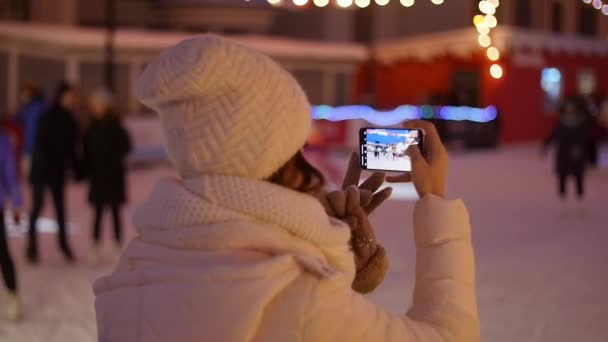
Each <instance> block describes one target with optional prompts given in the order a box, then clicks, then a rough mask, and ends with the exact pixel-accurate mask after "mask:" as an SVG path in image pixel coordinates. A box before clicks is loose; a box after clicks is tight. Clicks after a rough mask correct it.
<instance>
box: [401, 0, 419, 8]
mask: <svg viewBox="0 0 608 342" xmlns="http://www.w3.org/2000/svg"><path fill="white" fill-rule="evenodd" d="M415 2H416V1H415V0H401V5H403V6H404V7H412V6H414V3H415Z"/></svg>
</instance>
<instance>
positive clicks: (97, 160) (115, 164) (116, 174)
mask: <svg viewBox="0 0 608 342" xmlns="http://www.w3.org/2000/svg"><path fill="white" fill-rule="evenodd" d="M89 102H90V103H89V107H90V108H89V109H90V113H91V116H92V120H91V122H90V125H89V127H88V128H87V130H86V131H85V134H84V139H83V147H84V148H83V150H84V164H85V167H86V174H87V178H88V181H89V203H91V205H92V206H93V207H94V210H95V215H94V217H95V218H94V222H93V248H92V249H91V254H90V261H91V262H92V263H96V262H97V258H98V250H99V248H98V247H99V242H100V237H101V226H102V217H103V212H104V210H105V209H110V211H111V213H112V219H113V224H114V241H115V243H116V249H117V250H118V251H120V248H121V242H122V228H121V215H120V211H121V206H122V205H123V204H124V203H125V201H126V180H125V179H126V167H125V158H126V157H127V154H128V153H129V151H130V150H131V141H130V138H129V134H128V133H127V131H126V129H125V128H124V127H123V125H122V123H121V122H120V119H119V118H118V117H117V116H116V115H115V114H114V111H113V108H112V107H113V106H112V96H111V94H110V93H109V92H108V91H106V90H99V91H97V92H95V93H94V94H93V95H92V96H91V99H90V101H89Z"/></svg>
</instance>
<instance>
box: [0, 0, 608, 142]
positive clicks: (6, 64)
mask: <svg viewBox="0 0 608 342" xmlns="http://www.w3.org/2000/svg"><path fill="white" fill-rule="evenodd" d="M107 1H108V0H54V1H49V0H0V19H2V21H0V89H3V90H4V89H5V91H0V108H7V109H8V110H14V109H15V108H16V107H17V105H18V89H19V87H20V86H21V85H22V84H23V83H24V82H26V81H33V82H35V83H39V84H41V86H42V87H43V89H44V90H45V92H47V93H50V92H51V91H52V88H53V86H54V84H55V83H56V82H58V81H59V80H60V79H68V80H71V81H72V82H75V83H78V84H80V85H81V88H82V89H83V90H84V91H85V92H88V91H90V90H92V89H94V88H95V87H98V86H100V85H101V84H103V79H104V75H103V61H104V44H105V39H106V35H105V31H104V25H105V24H106V19H107V16H106V14H107V12H106V10H105V9H106V2H107ZM114 3H115V9H114V12H113V13H114V21H115V24H116V26H117V27H118V29H117V33H116V36H115V42H116V43H115V44H116V60H115V68H114V79H115V88H116V92H117V94H118V98H119V101H120V102H121V103H122V104H123V106H124V110H125V111H128V112H137V111H140V110H141V108H140V106H139V104H138V103H137V101H136V100H135V99H134V97H133V94H132V88H133V83H134V82H135V80H136V78H137V76H138V75H139V73H140V72H141V70H142V69H143V68H144V67H145V65H146V63H147V62H148V61H149V60H151V59H152V58H154V56H155V55H156V54H158V53H159V52H160V51H161V50H162V49H163V48H166V47H167V46H170V45H171V44H174V43H176V42H177V41H179V40H180V39H183V38H184V37H186V36H188V35H192V34H197V33H200V32H208V31H212V32H216V33H221V34H227V35H231V36H233V37H234V38H235V39H238V40H241V41H242V42H244V43H246V44H249V45H251V46H252V47H254V48H258V49H260V50H262V51H264V52H265V53H268V54H269V55H271V56H273V57H274V58H276V59H277V60H278V61H279V62H281V63H282V64H283V65H285V67H286V68H287V69H289V70H290V71H291V72H292V73H293V74H294V75H295V76H296V78H298V80H299V81H300V82H301V83H302V84H303V87H304V88H305V90H306V91H307V93H308V95H309V97H310V99H311V102H313V103H314V104H329V105H343V104H349V103H362V102H368V98H367V97H366V96H364V95H365V93H366V86H367V85H369V84H371V81H370V80H369V79H367V80H366V77H365V76H368V77H369V76H370V73H369V71H367V72H366V71H364V69H365V68H364V66H366V65H367V63H368V60H369V56H371V55H373V56H374V57H375V58H374V60H375V61H376V62H377V65H376V68H375V69H376V71H375V77H374V78H375V83H377V85H376V87H375V88H376V89H375V92H376V93H378V94H376V99H378V101H377V103H376V104H377V105H379V106H380V107H385V108H388V107H393V106H397V105H400V104H405V103H422V102H429V101H433V100H434V99H432V98H431V97H432V96H430V95H432V92H433V91H435V90H437V89H439V90H441V91H443V92H444V93H449V92H450V91H451V90H452V88H453V87H454V85H458V84H462V83H465V84H468V85H471V84H472V85H473V88H476V89H474V90H472V91H471V94H470V95H468V96H469V98H474V100H471V101H470V103H471V104H473V105H479V106H485V105H489V104H503V103H506V102H508V101H506V100H504V99H501V98H500V97H496V96H498V95H493V96H489V95H487V94H489V93H490V92H489V90H488V89H490V88H491V87H494V88H496V84H499V82H497V81H495V80H493V79H491V78H489V77H488V75H487V64H488V61H487V59H485V57H484V54H483V49H481V48H480V47H479V46H478V45H477V38H476V32H475V29H474V28H473V26H472V25H473V23H472V18H473V16H474V15H476V14H479V8H478V3H479V1H478V0H445V1H444V2H443V4H441V5H434V4H432V3H431V1H430V0H416V2H415V5H414V6H412V7H408V8H406V7H403V6H401V5H400V3H399V1H398V0H391V1H390V3H389V4H388V5H386V6H374V5H373V4H372V6H369V7H368V8H365V9H357V8H354V7H353V8H348V9H338V8H335V7H331V6H330V7H326V8H316V7H314V6H312V5H311V4H310V2H309V5H308V6H303V7H298V6H293V5H291V6H290V5H288V4H289V3H290V1H287V0H284V3H285V4H286V5H285V6H281V7H274V6H271V5H269V4H268V3H267V1H265V0H250V1H244V0H114ZM496 17H497V19H498V23H499V28H498V29H497V31H496V32H497V33H496V35H497V37H496V42H499V44H502V45H503V46H501V48H502V50H503V53H504V57H505V58H504V59H503V63H505V64H504V65H503V66H504V67H505V69H506V72H505V79H503V80H502V81H500V82H502V83H503V84H506V83H509V84H512V86H510V87H507V88H498V89H509V91H514V90H516V89H517V88H518V87H517V82H515V83H512V82H513V79H512V78H510V76H511V75H513V74H512V73H509V70H519V68H524V69H526V68H527V69H531V70H528V72H529V75H528V76H526V77H528V81H527V82H529V84H534V85H535V87H536V88H538V89H536V90H535V91H534V92H532V93H533V94H537V95H538V96H539V97H542V96H545V95H544V93H543V91H544V90H541V89H540V88H541V83H542V80H541V75H542V73H543V70H544V69H550V70H553V71H552V75H555V72H554V70H560V68H561V69H568V70H571V69H572V70H574V71H568V72H567V75H566V74H564V75H563V77H564V82H567V84H565V85H563V86H562V88H561V89H562V90H561V92H562V93H561V94H562V95H563V94H565V93H569V92H575V91H578V90H577V88H578V86H574V85H573V84H575V82H578V78H581V77H582V78H584V77H583V76H579V74H581V75H582V74H584V73H587V74H588V72H587V71H589V70H591V71H592V73H593V74H594V76H593V77H594V84H595V85H594V86H595V90H594V91H596V92H601V91H602V89H601V88H602V87H604V85H605V81H604V77H605V76H604V75H602V74H601V73H602V72H603V70H604V69H602V67H601V66H598V65H608V61H607V60H606V57H605V56H604V55H603V52H602V51H603V47H604V46H606V44H608V43H607V42H608V16H606V15H603V14H602V12H601V11H599V10H596V9H594V8H592V7H591V5H589V4H586V3H584V2H583V1H581V0H535V1H529V0H503V1H501V2H500V6H499V7H498V8H497V12H496ZM500 32H503V34H502V38H501V34H500ZM530 37H532V38H530ZM561 38H564V39H566V40H567V41H568V42H569V43H568V44H570V47H569V48H568V49H561V50H560V49H559V46H558V47H556V51H562V53H565V54H573V56H574V58H575V59H576V58H579V56H583V57H585V56H590V55H591V56H592V58H591V59H589V58H587V59H585V60H584V61H585V68H584V69H585V70H582V69H581V71H580V72H579V71H576V70H577V69H576V65H572V64H576V62H573V61H572V60H569V59H567V58H559V57H557V58H556V57H555V56H553V55H554V53H553V52H551V51H552V50H551V46H553V45H555V44H553V43H547V44H545V43H546V42H557V43H556V44H557V45H559V42H560V41H561V40H560V39H561ZM530 41H533V42H535V45H534V44H533V45H530V44H528V45H526V43H525V42H530ZM552 44H553V45H552ZM521 46H524V47H525V46H528V47H526V48H519V47H521ZM590 46H599V48H594V47H590ZM539 47H541V48H542V51H541V50H539ZM577 47H582V48H581V49H578V48H577ZM573 51H574V52H573ZM387 56H388V57H387ZM564 60H567V62H564V63H568V65H560V63H562V62H559V61H564ZM556 61H557V62H556ZM522 65H523V66H522ZM515 67H517V68H515ZM425 68H426V69H425ZM427 69H428V70H432V71H433V75H435V76H434V78H430V77H425V75H424V74H421V73H420V72H418V71H420V70H427ZM412 70H414V71H416V72H414V71H412ZM442 70H443V71H442ZM440 72H442V73H440ZM598 73H599V74H598ZM515 74H521V72H520V71H518V72H516V73H515ZM532 75H536V76H532ZM426 76H428V74H427V75H426ZM574 79H577V80H576V81H575V80H574ZM484 82H485V83H484ZM513 84H515V85H514V86H513ZM488 87H490V88H488ZM492 94H495V93H492ZM507 95H509V94H507ZM537 102H538V103H542V101H529V103H528V104H529V106H532V107H530V108H528V109H526V110H528V111H530V112H534V111H536V112H541V113H542V112H544V111H545V110H544V108H535V106H541V105H539V104H538V103H537ZM508 108H509V106H507V110H506V112H505V111H504V110H503V111H501V113H502V114H503V117H505V118H506V117H508V116H509V115H510V116H515V114H509V111H511V110H515V108H511V109H508ZM518 115H519V116H522V115H523V114H521V113H520V114H518ZM525 115H528V114H525ZM525 115H523V116H525ZM549 121H550V120H549ZM549 121H547V120H544V119H542V120H537V122H538V124H536V125H535V126H534V127H535V128H537V127H541V126H542V127H544V125H549V123H548V122H549ZM519 124H520V123H517V122H514V123H507V127H513V129H514V130H517V125H519ZM543 130H544V128H542V129H540V130H539V131H543ZM520 138H521V139H532V138H537V137H536V136H534V135H531V134H525V135H522V136H521V137H520V136H517V135H511V136H509V138H508V139H507V140H509V141H516V140H519V139H520Z"/></svg>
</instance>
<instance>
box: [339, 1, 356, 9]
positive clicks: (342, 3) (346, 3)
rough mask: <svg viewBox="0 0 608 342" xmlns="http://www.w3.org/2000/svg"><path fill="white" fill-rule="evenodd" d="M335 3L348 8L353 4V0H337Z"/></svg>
mask: <svg viewBox="0 0 608 342" xmlns="http://www.w3.org/2000/svg"><path fill="white" fill-rule="evenodd" d="M336 3H337V4H338V6H340V7H342V8H348V7H350V6H352V5H353V0H338V1H336Z"/></svg>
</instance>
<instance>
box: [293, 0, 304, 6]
mask: <svg viewBox="0 0 608 342" xmlns="http://www.w3.org/2000/svg"><path fill="white" fill-rule="evenodd" d="M293 4H294V5H296V6H304V5H306V4H308V0H293Z"/></svg>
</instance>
